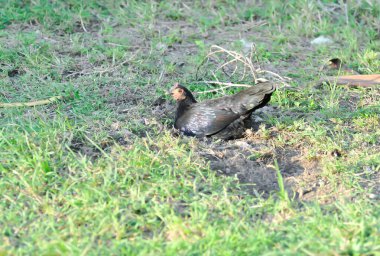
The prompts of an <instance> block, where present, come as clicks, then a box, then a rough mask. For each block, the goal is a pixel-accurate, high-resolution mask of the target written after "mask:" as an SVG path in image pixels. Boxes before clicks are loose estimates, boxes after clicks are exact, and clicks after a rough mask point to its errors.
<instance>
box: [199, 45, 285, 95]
mask: <svg viewBox="0 0 380 256" xmlns="http://www.w3.org/2000/svg"><path fill="white" fill-rule="evenodd" d="M207 63H212V64H214V65H216V68H215V69H214V70H212V71H211V73H212V76H213V77H215V80H216V81H203V83H206V84H215V85H222V86H223V87H220V88H217V89H213V90H208V91H204V92H201V93H208V92H215V91H220V90H221V91H224V89H226V88H229V87H250V86H252V85H254V84H257V83H258V82H261V81H262V80H266V81H268V79H266V78H269V79H270V80H275V81H277V82H279V83H282V84H284V85H288V84H287V83H286V81H288V80H290V79H289V78H287V77H282V76H281V75H279V74H277V73H275V72H273V71H269V70H265V69H262V68H261V65H260V63H259V61H258V57H257V52H256V48H255V45H254V44H252V45H251V49H250V52H249V53H248V54H243V53H239V52H236V51H230V50H227V49H225V48H223V47H221V46H218V45H212V46H211V48H210V52H209V53H208V54H207V56H206V57H205V59H204V60H203V61H202V63H201V64H200V65H199V66H198V68H197V71H196V78H197V79H198V73H199V71H200V69H201V67H203V66H204V65H205V64H207ZM220 70H221V71H223V73H224V74H225V75H226V76H228V78H230V79H233V78H234V76H235V78H236V76H238V77H239V79H237V83H232V82H220V81H219V80H218V79H217V75H216V73H217V72H218V71H220ZM264 77H266V78H264ZM247 80H251V81H252V85H251V84H250V83H249V84H247V83H240V81H247Z"/></svg>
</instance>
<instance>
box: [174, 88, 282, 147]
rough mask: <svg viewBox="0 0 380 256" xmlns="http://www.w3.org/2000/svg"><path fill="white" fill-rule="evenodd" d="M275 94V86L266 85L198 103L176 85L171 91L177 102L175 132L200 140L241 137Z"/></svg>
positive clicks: (186, 91) (191, 95) (192, 96)
mask: <svg viewBox="0 0 380 256" xmlns="http://www.w3.org/2000/svg"><path fill="white" fill-rule="evenodd" d="M275 90H276V86H275V85H274V84H273V83H270V82H264V83H259V84H257V85H255V86H252V87H251V88H248V89H245V90H242V91H240V92H238V93H236V94H233V95H227V96H224V97H220V98H216V99H210V100H205V101H202V102H197V100H196V99H195V98H194V95H193V94H192V93H191V91H190V90H189V89H187V88H186V87H185V86H182V85H180V84H178V83H176V84H174V86H173V87H172V88H171V89H170V93H171V96H172V98H173V99H174V100H176V101H177V109H176V114H175V120H174V128H176V129H177V130H179V131H180V133H182V134H184V135H186V136H194V137H198V138H201V137H217V138H221V139H226V140H228V139H234V138H238V137H241V135H242V134H243V132H244V130H245V128H244V126H245V124H246V123H247V121H248V120H249V117H250V116H251V114H252V112H253V111H255V110H256V109H259V108H262V107H264V106H265V105H266V104H267V103H268V102H269V101H270V98H271V95H272V93H273V92H274V91H275ZM243 128H244V129H243Z"/></svg>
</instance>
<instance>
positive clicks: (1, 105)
mask: <svg viewBox="0 0 380 256" xmlns="http://www.w3.org/2000/svg"><path fill="white" fill-rule="evenodd" d="M62 98H63V96H54V97H51V98H49V99H46V100H36V101H30V102H14V103H2V102H0V108H11V107H34V106H40V105H46V104H50V103H53V102H55V101H57V100H60V99H62Z"/></svg>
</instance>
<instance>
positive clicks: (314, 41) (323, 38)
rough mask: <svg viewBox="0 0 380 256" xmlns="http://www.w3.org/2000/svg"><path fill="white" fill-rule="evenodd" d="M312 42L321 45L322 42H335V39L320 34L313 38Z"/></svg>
mask: <svg viewBox="0 0 380 256" xmlns="http://www.w3.org/2000/svg"><path fill="white" fill-rule="evenodd" d="M310 43H311V44H312V45H320V44H332V43H334V41H333V40H331V39H330V38H328V37H325V36H319V37H317V38H315V39H313V40H312V41H311V42H310Z"/></svg>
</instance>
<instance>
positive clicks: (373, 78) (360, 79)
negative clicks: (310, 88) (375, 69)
mask: <svg viewBox="0 0 380 256" xmlns="http://www.w3.org/2000/svg"><path fill="white" fill-rule="evenodd" d="M323 82H327V83H330V84H334V83H336V84H337V85H348V86H358V87H379V86H380V74H373V75H349V76H337V77H334V76H328V77H325V78H322V79H320V80H319V83H320V84H322V83H323Z"/></svg>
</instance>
